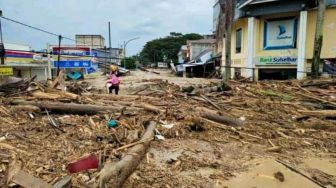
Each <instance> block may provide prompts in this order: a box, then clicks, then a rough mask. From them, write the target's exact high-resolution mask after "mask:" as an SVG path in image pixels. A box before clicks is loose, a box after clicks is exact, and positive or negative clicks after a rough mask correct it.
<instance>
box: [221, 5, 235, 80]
mask: <svg viewBox="0 0 336 188" xmlns="http://www.w3.org/2000/svg"><path fill="white" fill-rule="evenodd" d="M235 2H236V1H235V0H228V1H226V5H225V13H226V14H225V17H226V18H225V19H226V23H225V76H224V79H225V80H229V79H230V78H231V64H232V63H231V29H232V24H233V18H234V12H235V4H236V3H235Z"/></svg>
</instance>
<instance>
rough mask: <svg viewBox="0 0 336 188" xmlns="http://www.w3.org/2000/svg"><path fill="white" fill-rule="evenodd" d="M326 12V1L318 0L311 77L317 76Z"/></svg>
mask: <svg viewBox="0 0 336 188" xmlns="http://www.w3.org/2000/svg"><path fill="white" fill-rule="evenodd" d="M325 10H326V0H319V5H318V13H317V19H316V29H315V41H314V56H313V63H312V77H313V78H317V77H318V76H319V69H320V61H321V50H322V45H323V22H324V14H325Z"/></svg>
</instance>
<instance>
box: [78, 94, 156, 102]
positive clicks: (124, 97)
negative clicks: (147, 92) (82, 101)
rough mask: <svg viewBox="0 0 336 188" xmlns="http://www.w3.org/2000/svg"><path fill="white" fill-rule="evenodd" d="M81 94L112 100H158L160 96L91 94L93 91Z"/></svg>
mask: <svg viewBox="0 0 336 188" xmlns="http://www.w3.org/2000/svg"><path fill="white" fill-rule="evenodd" d="M82 96H86V97H97V98H105V99H109V100H113V101H122V100H126V101H134V100H136V99H144V100H160V98H155V97H149V96H140V95H109V94H93V93H82Z"/></svg>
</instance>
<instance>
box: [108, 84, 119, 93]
mask: <svg viewBox="0 0 336 188" xmlns="http://www.w3.org/2000/svg"><path fill="white" fill-rule="evenodd" d="M113 90H114V92H115V94H116V95H118V92H119V86H118V85H112V86H110V87H109V91H110V93H112V92H113Z"/></svg>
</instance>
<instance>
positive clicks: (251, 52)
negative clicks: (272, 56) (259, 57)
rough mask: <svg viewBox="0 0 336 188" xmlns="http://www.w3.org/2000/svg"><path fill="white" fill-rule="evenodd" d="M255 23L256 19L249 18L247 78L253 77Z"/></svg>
mask: <svg viewBox="0 0 336 188" xmlns="http://www.w3.org/2000/svg"><path fill="white" fill-rule="evenodd" d="M254 23H255V18H254V17H250V18H248V23H247V68H249V69H247V71H246V72H247V77H253V69H252V68H253V67H254V65H253V59H254V42H255V38H254V33H255V31H254V29H255V27H254Z"/></svg>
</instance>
